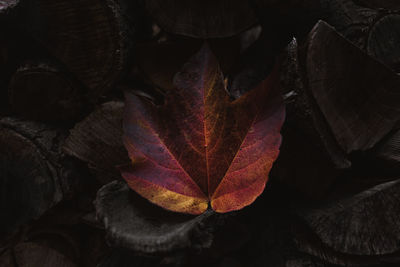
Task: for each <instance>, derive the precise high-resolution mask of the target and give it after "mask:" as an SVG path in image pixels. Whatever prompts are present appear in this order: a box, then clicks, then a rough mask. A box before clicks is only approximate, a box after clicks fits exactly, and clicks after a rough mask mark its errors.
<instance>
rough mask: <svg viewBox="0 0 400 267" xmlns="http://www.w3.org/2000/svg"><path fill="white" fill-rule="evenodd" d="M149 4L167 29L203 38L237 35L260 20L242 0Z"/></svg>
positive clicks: (169, 0)
mask: <svg viewBox="0 0 400 267" xmlns="http://www.w3.org/2000/svg"><path fill="white" fill-rule="evenodd" d="M146 7H147V9H148V10H149V12H150V14H151V15H152V17H153V18H154V19H155V21H156V22H157V23H158V24H159V25H160V26H161V28H163V29H165V30H166V31H168V32H171V33H175V34H181V35H186V36H191V37H197V38H204V39H205V38H220V37H228V36H232V35H235V34H237V33H240V32H241V31H244V30H246V29H247V28H249V27H250V26H251V25H253V24H254V23H255V22H256V20H257V19H256V17H255V14H254V11H253V9H252V8H251V6H250V5H249V3H248V2H246V1H240V0H239V1H238V0H214V1H212V0H205V1H196V0H146Z"/></svg>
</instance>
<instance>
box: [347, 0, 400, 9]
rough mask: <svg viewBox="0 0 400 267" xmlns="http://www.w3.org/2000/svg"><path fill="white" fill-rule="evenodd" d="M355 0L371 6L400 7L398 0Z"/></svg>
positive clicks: (360, 3)
mask: <svg viewBox="0 0 400 267" xmlns="http://www.w3.org/2000/svg"><path fill="white" fill-rule="evenodd" d="M354 2H356V3H357V4H359V5H362V6H367V7H370V8H387V9H400V3H399V1H397V0H354Z"/></svg>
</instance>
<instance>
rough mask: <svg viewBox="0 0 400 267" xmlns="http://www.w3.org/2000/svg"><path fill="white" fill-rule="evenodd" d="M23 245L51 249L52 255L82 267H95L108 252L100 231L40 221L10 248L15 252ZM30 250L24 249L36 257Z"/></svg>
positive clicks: (78, 224) (84, 226) (102, 232)
mask: <svg viewBox="0 0 400 267" xmlns="http://www.w3.org/2000/svg"><path fill="white" fill-rule="evenodd" d="M60 213H61V212H60ZM26 243H30V244H33V245H34V247H36V246H40V247H43V248H44V249H51V253H52V254H53V253H55V254H58V255H60V256H62V258H65V259H67V261H68V262H72V263H74V264H75V265H77V266H85V267H95V266H97V264H98V263H99V262H100V261H101V259H102V258H103V257H104V256H105V255H106V254H107V253H108V252H109V248H108V247H107V245H106V243H105V238H104V231H102V230H98V229H93V228H91V227H88V226H87V225H84V224H81V223H77V224H73V225H64V224H62V223H61V224H57V223H56V222H51V221H49V220H47V219H43V218H40V220H38V221H37V222H35V224H33V225H32V227H31V228H30V229H29V232H28V233H27V235H26V237H25V239H24V241H23V242H21V243H19V244H17V245H16V246H14V251H17V250H18V249H19V248H20V246H24V245H25V244H26ZM24 247H25V246H24ZM24 250H25V249H24ZM30 250H31V249H30V248H29V246H28V253H29V254H38V253H37V252H36V251H34V252H30ZM32 256H36V255H32ZM38 257H41V255H38ZM50 266H57V265H50Z"/></svg>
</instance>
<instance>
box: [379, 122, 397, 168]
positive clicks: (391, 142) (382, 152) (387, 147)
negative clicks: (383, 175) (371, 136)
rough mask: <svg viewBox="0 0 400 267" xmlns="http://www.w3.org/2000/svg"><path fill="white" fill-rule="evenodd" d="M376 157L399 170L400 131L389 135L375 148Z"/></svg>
mask: <svg viewBox="0 0 400 267" xmlns="http://www.w3.org/2000/svg"><path fill="white" fill-rule="evenodd" d="M375 153H376V155H377V156H378V157H379V158H381V159H383V160H385V161H387V162H389V163H390V164H393V165H394V167H395V169H400V130H398V129H397V130H396V131H394V132H393V133H391V134H390V135H389V136H388V137H387V138H385V139H384V140H382V142H381V143H380V144H379V145H378V146H377V147H376V152H375Z"/></svg>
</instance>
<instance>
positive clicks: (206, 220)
mask: <svg viewBox="0 0 400 267" xmlns="http://www.w3.org/2000/svg"><path fill="white" fill-rule="evenodd" d="M95 205H96V211H97V215H98V217H99V219H100V220H101V221H102V222H103V223H104V226H105V229H106V232H107V239H108V241H109V243H110V244H111V245H112V246H121V247H125V248H128V249H131V250H134V251H137V252H142V253H147V254H153V253H166V252H168V253H172V252H174V251H177V250H183V249H196V248H197V249H201V248H206V247H209V246H210V245H211V242H212V236H213V235H212V232H213V231H214V230H215V229H212V228H213V226H214V227H216V226H217V225H218V224H217V223H215V221H216V220H218V218H219V217H220V216H217V215H216V214H215V213H214V212H212V211H207V212H205V213H203V214H202V215H199V216H189V215H185V214H178V213H173V212H170V211H167V210H164V209H162V208H160V207H157V206H155V205H153V204H151V203H150V202H148V201H147V200H145V199H143V198H142V197H140V196H139V195H137V194H136V193H134V192H133V191H132V190H131V189H130V188H129V187H128V186H127V185H126V184H125V183H124V182H120V181H114V182H111V183H109V184H107V185H105V186H103V187H102V188H101V189H100V190H99V192H98V194H97V199H96V204H95ZM219 220H221V218H219ZM212 221H214V223H212ZM206 225H208V226H206Z"/></svg>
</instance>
